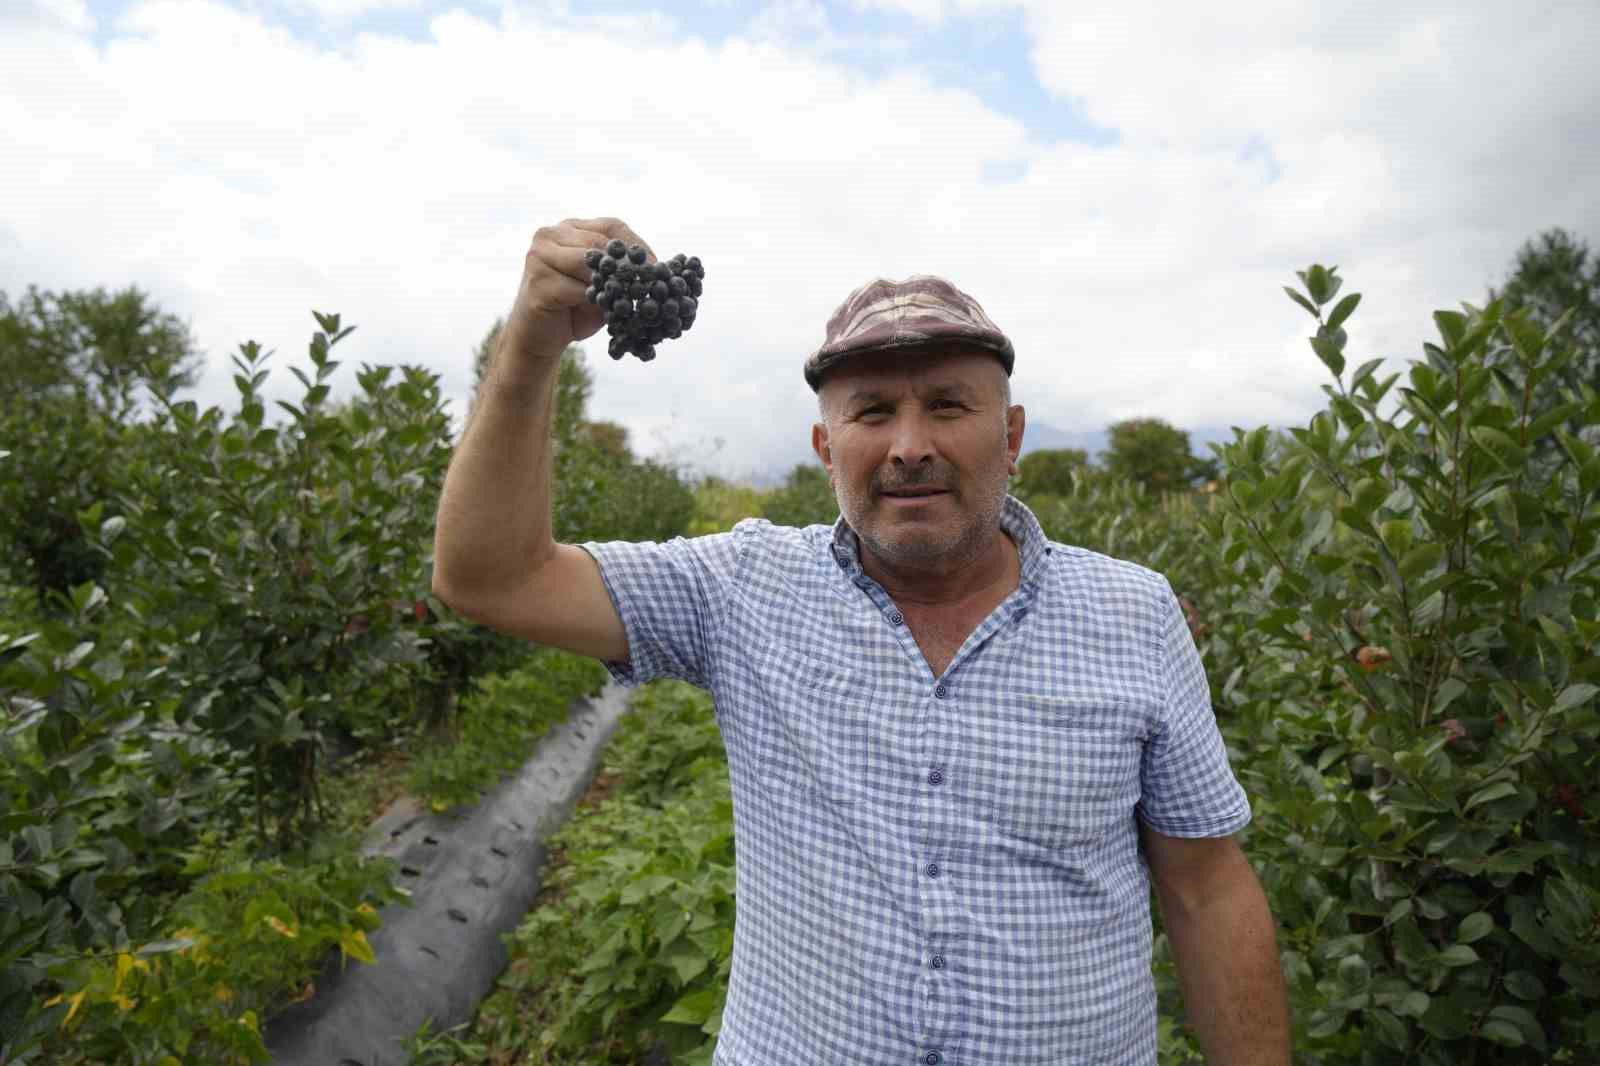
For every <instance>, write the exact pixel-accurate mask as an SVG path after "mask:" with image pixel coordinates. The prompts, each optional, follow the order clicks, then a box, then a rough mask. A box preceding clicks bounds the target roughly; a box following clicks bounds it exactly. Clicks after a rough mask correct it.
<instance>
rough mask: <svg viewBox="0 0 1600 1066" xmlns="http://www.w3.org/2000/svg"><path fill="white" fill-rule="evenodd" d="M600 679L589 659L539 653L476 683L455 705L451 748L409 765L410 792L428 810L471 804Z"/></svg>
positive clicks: (422, 755) (597, 668)
mask: <svg viewBox="0 0 1600 1066" xmlns="http://www.w3.org/2000/svg"><path fill="white" fill-rule="evenodd" d="M607 677H608V675H607V674H606V669H605V667H604V666H601V665H600V664H599V663H598V662H596V661H595V660H593V659H586V658H583V657H581V656H577V655H569V654H567V653H565V652H559V651H556V650H554V649H549V648H542V649H540V650H539V651H538V652H536V653H535V654H534V656H533V657H532V658H531V659H530V660H529V661H528V662H527V663H526V664H525V665H524V666H522V667H520V668H519V669H517V670H515V671H512V672H510V673H506V674H492V675H489V676H487V677H483V678H480V679H479V680H478V682H477V687H476V689H475V691H473V692H471V693H470V694H468V695H467V696H466V697H465V698H463V699H462V701H461V710H460V714H459V718H458V724H459V731H460V736H459V738H458V739H457V741H456V743H454V744H451V745H449V746H442V747H430V748H428V749H426V750H424V751H423V752H421V753H420V754H419V755H418V756H417V758H416V760H415V761H414V762H413V763H412V764H411V773H410V780H409V787H410V789H411V791H412V792H413V793H414V794H416V795H417V796H418V797H419V798H421V799H423V800H426V801H427V802H428V803H429V805H430V806H432V807H433V809H434V810H447V809H449V808H450V807H454V806H458V805H460V804H464V803H473V802H476V801H477V800H478V799H479V798H481V797H482V795H483V794H484V792H486V791H487V790H488V789H490V788H492V787H494V786H495V785H496V784H498V783H499V781H500V778H501V777H502V776H504V775H505V774H507V773H509V772H511V771H512V770H515V769H516V768H517V767H519V766H521V765H522V763H523V762H524V761H525V760H526V759H527V758H528V755H529V753H530V752H531V751H532V748H533V745H534V743H535V742H537V741H538V739H539V738H540V737H541V736H543V735H544V734H545V733H546V732H547V731H548V730H549V729H550V727H551V726H553V725H555V724H556V723H558V722H561V721H564V720H565V719H566V716H567V710H568V708H569V707H570V706H571V704H572V702H573V701H574V700H576V699H578V698H580V697H583V696H589V695H593V694H594V693H595V692H598V691H599V690H600V689H601V688H602V687H603V686H604V685H605V683H606V679H607Z"/></svg>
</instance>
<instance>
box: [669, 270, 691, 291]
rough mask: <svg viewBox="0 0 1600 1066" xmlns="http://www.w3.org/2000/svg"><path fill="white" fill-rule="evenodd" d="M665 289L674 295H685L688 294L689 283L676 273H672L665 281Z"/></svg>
mask: <svg viewBox="0 0 1600 1066" xmlns="http://www.w3.org/2000/svg"><path fill="white" fill-rule="evenodd" d="M667 289H668V290H669V291H670V292H671V293H672V295H674V296H687V295H688V294H689V283H688V282H687V281H684V280H683V279H682V278H681V277H679V276H678V275H676V274H674V275H673V276H672V278H671V279H670V280H669V281H668V282H667Z"/></svg>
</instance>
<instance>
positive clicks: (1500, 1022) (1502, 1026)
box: [1478, 1018, 1526, 1047]
mask: <svg viewBox="0 0 1600 1066" xmlns="http://www.w3.org/2000/svg"><path fill="white" fill-rule="evenodd" d="M1478 1034H1479V1035H1480V1036H1482V1037H1483V1038H1484V1039H1486V1040H1493V1041H1494V1042H1495V1043H1496V1044H1500V1045H1502V1046H1504V1047H1521V1046H1522V1045H1523V1044H1524V1043H1526V1041H1524V1040H1523V1039H1522V1030H1521V1029H1519V1028H1517V1027H1516V1026H1515V1025H1513V1024H1511V1023H1510V1022H1508V1021H1506V1020H1505V1019H1503V1018H1490V1019H1489V1020H1488V1021H1486V1022H1484V1023H1483V1027H1482V1028H1481V1029H1479V1030H1478Z"/></svg>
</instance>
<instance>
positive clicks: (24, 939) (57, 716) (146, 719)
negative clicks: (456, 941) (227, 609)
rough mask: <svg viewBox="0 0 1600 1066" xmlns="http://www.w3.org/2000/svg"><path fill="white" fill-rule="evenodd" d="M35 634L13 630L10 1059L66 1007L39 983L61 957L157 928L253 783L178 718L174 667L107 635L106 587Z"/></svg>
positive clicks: (6, 694) (8, 696) (4, 650)
mask: <svg viewBox="0 0 1600 1066" xmlns="http://www.w3.org/2000/svg"><path fill="white" fill-rule="evenodd" d="M69 602H70V605H71V613H70V615H68V616H67V617H66V618H64V619H52V620H47V621H43V622H39V623H38V624H37V627H36V628H34V629H33V630H32V631H31V632H18V631H16V630H12V631H11V632H9V633H8V632H5V631H4V628H3V627H0V714H3V715H4V716H5V717H6V719H7V728H6V729H5V731H4V732H3V733H0V1021H3V1022H4V1023H5V1024H3V1025H0V1058H3V1059H4V1060H5V1061H8V1062H20V1061H26V1059H27V1056H28V1054H29V1049H30V1048H33V1047H35V1046H36V1045H37V1043H38V1041H39V1040H40V1039H42V1038H43V1036H44V1035H45V1034H46V1033H47V1032H49V1031H50V1030H51V1029H52V1028H53V1026H54V1025H55V1024H56V1022H58V1021H59V1019H60V1016H61V1015H62V1014H64V1013H65V1011H64V1010H61V1011H49V1010H47V1011H44V1012H42V1013H40V1012H39V1011H38V1010H37V1009H36V1002H35V996H34V989H35V987H36V986H38V985H39V984H40V983H41V982H44V981H46V979H47V978H48V976H49V973H50V971H51V967H52V966H53V965H55V963H56V962H58V961H59V960H60V959H62V958H71V957H74V956H77V955H81V954H84V953H88V952H93V951H97V950H104V949H106V948H110V947H117V946H119V945H122V944H125V943H126V942H128V940H129V939H130V938H131V939H134V940H139V939H148V938H150V937H153V936H154V934H155V928H156V926H157V924H158V922H159V920H160V912H161V906H162V904H161V900H160V899H159V897H158V896H156V895H154V894H152V893H147V892H145V891H135V889H136V887H139V886H144V885H149V884H156V885H159V884H162V883H171V882H173V881H174V880H175V879H177V878H179V877H181V870H182V866H183V864H184V860H183V855H182V848H183V846H184V845H185V844H186V842H187V840H188V839H189V838H190V836H191V834H192V833H193V832H195V830H196V827H197V826H199V825H202V824H204V823H205V822H206V821H207V820H208V819H210V818H211V817H212V816H213V812H214V811H216V810H218V809H226V808H227V807H228V806H229V805H230V802H231V801H232V800H233V798H234V797H235V796H237V794H238V792H239V790H240V788H241V787H242V785H241V783H240V782H238V781H237V780H235V779H232V778H230V777H229V776H228V775H227V774H226V773H224V772H223V771H221V770H220V769H219V768H218V767H217V766H216V765H215V764H214V763H213V761H212V755H213V753H214V751H215V749H216V745H215V743H214V742H211V741H209V740H208V739H207V738H206V737H204V736H203V735H200V734H199V733H198V732H197V731H196V730H194V729H192V728H189V727H186V726H185V725H183V724H182V723H180V722H179V721H178V720H177V717H176V710H177V706H178V700H177V699H176V698H175V697H174V696H172V695H171V694H170V693H169V692H167V691H166V690H165V683H164V681H163V680H162V678H161V674H160V670H159V669H156V670H149V671H146V670H138V669H130V668H129V664H128V662H127V659H126V657H125V655H124V654H123V653H122V650H121V649H120V648H119V647H118V645H117V643H116V641H115V640H114V639H107V637H106V633H107V626H108V618H107V615H108V613H109V612H108V600H107V598H106V595H105V592H104V590H102V589H100V588H98V587H96V586H92V585H83V586H79V587H78V588H75V589H73V590H72V595H71V597H70V601H69Z"/></svg>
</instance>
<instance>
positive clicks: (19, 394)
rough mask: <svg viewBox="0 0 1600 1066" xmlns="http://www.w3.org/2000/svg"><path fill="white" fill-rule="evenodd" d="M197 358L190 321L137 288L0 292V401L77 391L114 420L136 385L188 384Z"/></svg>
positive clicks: (164, 390)
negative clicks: (9, 294) (14, 295)
mask: <svg viewBox="0 0 1600 1066" xmlns="http://www.w3.org/2000/svg"><path fill="white" fill-rule="evenodd" d="M200 365H201V359H200V355H199V353H198V352H197V351H196V350H195V348H194V341H193V339H192V337H191V336H190V333H189V328H188V327H187V326H186V325H185V324H184V323H183V322H182V321H180V320H179V319H178V318H176V317H175V316H173V315H170V314H167V313H164V312H163V311H161V310H160V309H159V308H157V307H156V306H155V305H154V304H153V303H151V302H150V299H149V297H148V296H147V295H146V294H145V293H143V292H141V291H140V290H139V289H137V288H133V287H129V288H127V289H124V290H122V291H120V292H115V293H108V292H107V291H106V290H105V289H103V288H102V289H94V290H92V291H88V292H64V293H52V292H40V291H39V289H38V288H37V287H34V286H29V288H28V291H27V293H25V294H24V295H23V296H22V297H21V299H19V300H18V301H17V302H16V303H15V304H14V305H13V304H12V302H11V300H10V299H9V298H8V297H7V296H6V294H5V293H4V292H0V381H4V382H6V388H5V389H4V390H3V391H0V405H3V406H4V407H5V408H6V409H8V410H15V408H16V406H17V405H18V404H20V403H24V402H28V401H32V400H37V399H41V398H45V397H55V398H60V397H64V396H77V397H80V398H82V399H83V400H84V401H85V402H86V403H88V404H90V405H92V406H93V407H94V408H95V409H97V410H99V411H101V412H103V413H104V414H105V415H106V416H107V417H109V418H110V419H111V420H112V421H116V422H121V421H123V420H124V419H126V418H127V416H128V415H129V414H131V413H132V411H133V409H134V407H135V406H137V403H138V399H139V397H138V390H139V388H140V387H141V386H143V387H144V388H146V389H148V390H149V391H150V392H151V393H153V394H158V395H168V396H170V395H171V394H172V393H174V392H176V391H177V390H178V389H181V388H189V387H192V386H193V385H194V383H195V381H196V379H197V376H198V374H199V371H200Z"/></svg>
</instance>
